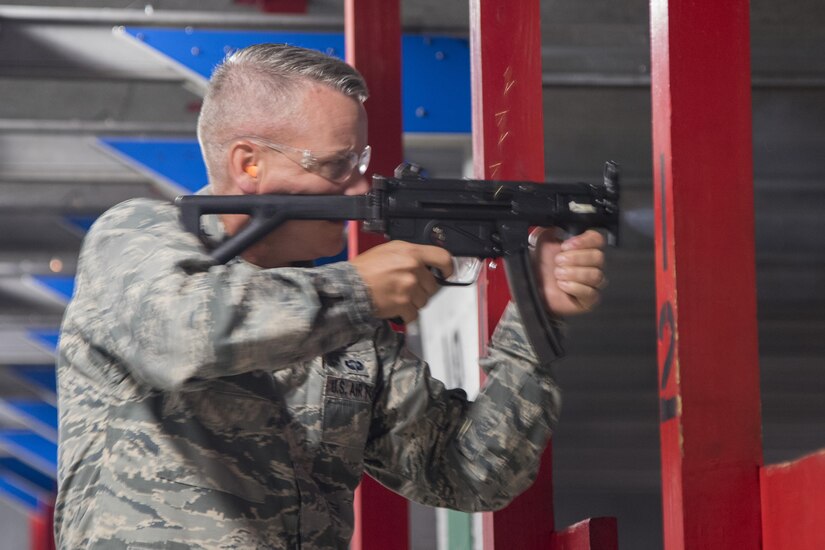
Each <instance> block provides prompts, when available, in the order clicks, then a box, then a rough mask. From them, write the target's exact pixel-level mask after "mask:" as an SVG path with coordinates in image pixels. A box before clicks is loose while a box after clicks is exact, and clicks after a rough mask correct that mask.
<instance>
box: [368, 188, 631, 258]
mask: <svg viewBox="0 0 825 550" xmlns="http://www.w3.org/2000/svg"><path fill="white" fill-rule="evenodd" d="M373 185H374V187H373V191H372V193H373V194H374V200H375V201H377V202H378V203H379V204H380V208H379V210H380V212H381V215H380V219H378V220H374V221H373V222H372V223H370V222H368V223H367V224H366V229H368V230H375V231H383V232H384V233H385V234H386V235H387V237H388V238H389V239H391V240H392V239H399V240H405V241H409V242H414V243H418V244H430V245H437V246H442V247H444V248H447V249H448V250H449V251H450V252H451V253H452V254H454V255H457V256H477V257H481V258H495V257H499V256H503V255H508V254H513V253H517V252H518V251H519V250H520V248H521V247H520V246H519V245H522V246H526V244H527V243H526V240H523V239H512V238H508V237H511V233H513V232H523V231H525V230H527V228H529V227H530V226H543V227H549V226H556V227H560V228H562V229H564V230H565V231H567V232H568V233H571V234H578V233H580V232H582V231H583V230H585V229H587V228H603V229H605V230H607V231H608V233H609V234H611V235H616V234H617V233H618V208H617V204H616V198H615V197H612V196H610V193H609V192H606V191H605V190H604V188H601V187H596V186H590V185H587V184H537V183H532V182H498V181H482V180H403V179H395V178H382V177H379V176H376V178H375V179H374V183H373ZM514 240H515V241H517V243H518V244H517V243H515V242H513V241H514ZM506 241H510V242H509V243H507V242H506Z"/></svg>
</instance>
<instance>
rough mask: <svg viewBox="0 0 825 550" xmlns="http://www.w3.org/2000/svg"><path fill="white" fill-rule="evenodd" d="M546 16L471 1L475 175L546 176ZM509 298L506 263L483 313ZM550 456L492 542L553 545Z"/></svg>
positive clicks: (493, 277) (494, 0) (491, 529)
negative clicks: (543, 80) (543, 22)
mask: <svg viewBox="0 0 825 550" xmlns="http://www.w3.org/2000/svg"><path fill="white" fill-rule="evenodd" d="M539 17H540V14H539V1H538V0H471V1H470V51H471V60H472V61H471V75H472V94H473V159H474V171H475V177H476V178H484V179H501V180H505V179H507V180H532V181H543V180H544V123H543V118H542V84H541V29H540V24H539ZM508 300H509V293H508V291H507V282H506V278H505V276H504V270H503V269H497V270H494V271H488V273H487V292H486V300H482V305H483V304H484V302H485V301H486V313H485V312H484V311H482V313H481V315H482V316H483V315H486V317H487V318H486V322H487V326H488V327H490V330H492V329H493V328H495V326H496V323H497V322H498V319H499V317H500V316H501V313H502V311H503V309H504V307H505V306H506V305H507V302H508ZM483 336H485V335H483ZM486 336H489V335H486ZM550 458H551V452H550V449H549V448H548V449H547V451H545V454H544V457H543V460H542V466H541V471H540V473H539V477H538V479H537V480H536V482H535V483H534V484H533V486H532V487H531V488H530V489H528V490H527V491H526V492H525V493H524V494H522V495H521V496H519V497H518V498H517V499H516V500H515V501H514V502H513V503H512V504H510V506H508V507H507V508H505V509H504V510H501V511H499V512H495V513H493V514H486V515H485V517H484V545H485V548H490V549H491V548H493V547H495V548H502V549H503V548H519V549H520V550H528V549H531V548H547V547H548V545H549V541H550V535H551V533H552V532H553V487H552V471H551V464H550Z"/></svg>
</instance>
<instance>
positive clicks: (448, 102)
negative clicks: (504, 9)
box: [401, 35, 472, 133]
mask: <svg viewBox="0 0 825 550" xmlns="http://www.w3.org/2000/svg"><path fill="white" fill-rule="evenodd" d="M402 46H403V51H404V59H403V65H402V71H401V74H402V82H403V92H402V94H401V99H402V102H401V103H402V112H403V117H404V131H405V132H412V133H415V132H423V133H470V132H471V131H472V109H471V94H470V43H469V41H468V40H467V39H464V38H450V37H429V36H419V35H405V36H404V37H403V38H402Z"/></svg>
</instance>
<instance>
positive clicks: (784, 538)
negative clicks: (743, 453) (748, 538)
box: [760, 449, 825, 550]
mask: <svg viewBox="0 0 825 550" xmlns="http://www.w3.org/2000/svg"><path fill="white" fill-rule="evenodd" d="M760 479H761V492H762V548H763V550H786V549H788V548H793V550H821V549H822V548H825V521H823V518H825V499H823V498H822V495H823V494H825V449H823V450H820V451H818V452H816V453H813V454H811V455H808V456H806V457H803V458H801V459H799V460H796V461H793V462H786V463H783V464H774V465H771V466H766V467H765V468H763V469H762V471H761V476H760Z"/></svg>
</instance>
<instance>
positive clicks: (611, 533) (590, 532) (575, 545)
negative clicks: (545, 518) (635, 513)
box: [550, 518, 619, 550]
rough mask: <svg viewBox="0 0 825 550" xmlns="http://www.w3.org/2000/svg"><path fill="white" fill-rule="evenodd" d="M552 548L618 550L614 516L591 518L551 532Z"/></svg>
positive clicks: (560, 549) (563, 549) (555, 549)
mask: <svg viewBox="0 0 825 550" xmlns="http://www.w3.org/2000/svg"><path fill="white" fill-rule="evenodd" d="M550 540H551V541H552V544H551V548H552V549H553V550H619V544H618V530H617V526H616V518H592V519H587V520H584V521H580V522H579V523H577V524H575V525H571V526H570V527H568V528H567V529H565V530H564V531H559V532H556V533H553V536H552V538H551V539H550Z"/></svg>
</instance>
